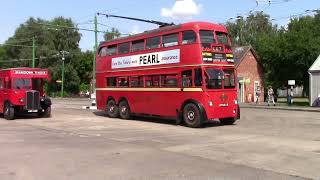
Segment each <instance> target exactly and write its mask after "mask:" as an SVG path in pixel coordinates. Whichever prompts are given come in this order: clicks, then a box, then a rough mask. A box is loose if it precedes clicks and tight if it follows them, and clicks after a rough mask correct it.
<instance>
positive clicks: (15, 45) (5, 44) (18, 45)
mask: <svg viewBox="0 0 320 180" xmlns="http://www.w3.org/2000/svg"><path fill="white" fill-rule="evenodd" d="M0 46H14V47H29V48H33V46H27V45H21V44H7V43H4V44H0Z"/></svg>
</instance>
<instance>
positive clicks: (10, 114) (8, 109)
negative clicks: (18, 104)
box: [3, 102, 14, 120]
mask: <svg viewBox="0 0 320 180" xmlns="http://www.w3.org/2000/svg"><path fill="white" fill-rule="evenodd" d="M3 117H4V118H5V119H6V120H13V119H14V107H12V106H11V104H10V103H9V102H6V103H5V105H4V108H3Z"/></svg>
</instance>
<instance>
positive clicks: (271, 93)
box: [268, 86, 276, 106]
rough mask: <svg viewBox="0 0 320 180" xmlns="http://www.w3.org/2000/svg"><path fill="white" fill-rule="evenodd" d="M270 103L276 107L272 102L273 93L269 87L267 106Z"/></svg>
mask: <svg viewBox="0 0 320 180" xmlns="http://www.w3.org/2000/svg"><path fill="white" fill-rule="evenodd" d="M270 102H272V103H273V105H274V106H275V105H276V103H275V102H274V91H273V89H272V86H269V89H268V106H270Z"/></svg>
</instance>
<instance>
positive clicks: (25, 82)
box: [13, 78, 32, 90]
mask: <svg viewBox="0 0 320 180" xmlns="http://www.w3.org/2000/svg"><path fill="white" fill-rule="evenodd" d="M13 88H14V89H17V90H20V89H24V90H30V89H31V88H32V86H31V79H24V78H18V79H14V81H13Z"/></svg>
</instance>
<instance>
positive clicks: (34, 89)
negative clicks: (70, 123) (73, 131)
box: [0, 68, 51, 120]
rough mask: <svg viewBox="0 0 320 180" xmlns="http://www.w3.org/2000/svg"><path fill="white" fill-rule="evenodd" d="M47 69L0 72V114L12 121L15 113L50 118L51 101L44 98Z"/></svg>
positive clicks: (6, 70)
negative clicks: (35, 114) (34, 114)
mask: <svg viewBox="0 0 320 180" xmlns="http://www.w3.org/2000/svg"><path fill="white" fill-rule="evenodd" d="M49 79H50V76H49V72H48V70H47V69H39V68H11V69H4V70H0V113H2V114H3V116H4V118H5V119H8V120H12V119H14V117H15V114H16V113H37V114H38V115H39V116H40V117H50V116H51V100H50V98H48V97H46V96H45V93H44V88H43V87H44V84H45V81H46V80H49Z"/></svg>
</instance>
